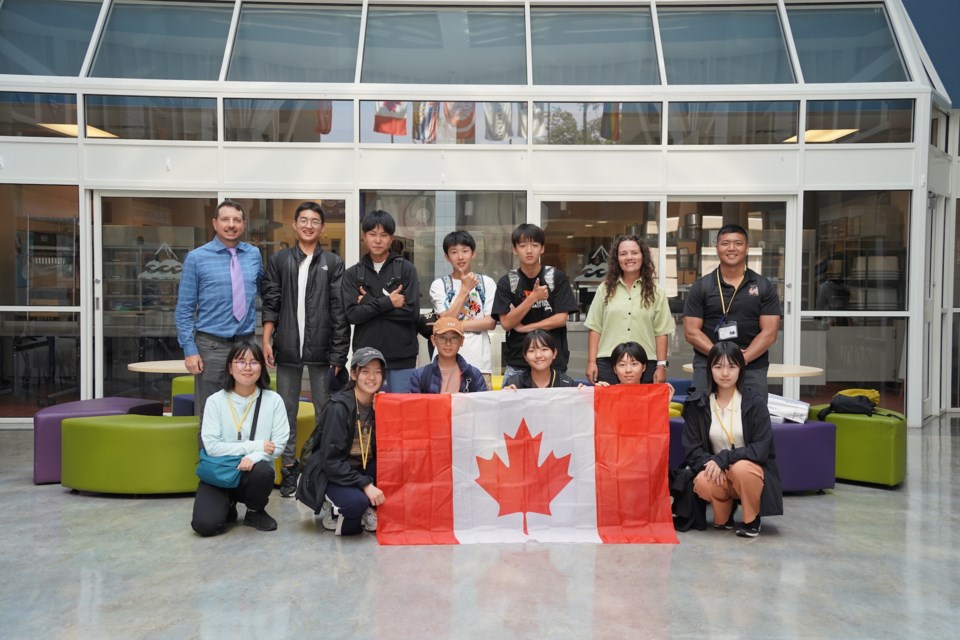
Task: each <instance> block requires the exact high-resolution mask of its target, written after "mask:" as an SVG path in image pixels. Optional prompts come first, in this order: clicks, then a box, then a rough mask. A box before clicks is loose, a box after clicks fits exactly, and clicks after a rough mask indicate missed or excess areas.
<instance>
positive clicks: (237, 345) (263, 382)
mask: <svg viewBox="0 0 960 640" xmlns="http://www.w3.org/2000/svg"><path fill="white" fill-rule="evenodd" d="M247 351H249V352H250V355H252V356H253V358H254V359H255V360H256V361H257V362H259V363H260V377H259V378H258V379H257V386H258V387H260V388H261V389H269V388H270V373H269V372H268V371H267V359H266V358H265V357H264V356H263V349H261V348H260V345H259V344H257V343H256V342H254V341H253V340H240V341H238V342H234V343H233V348H232V349H230V353H228V354H227V367H226V369H224V374H223V379H224V383H223V388H224V389H225V390H227V391H233V388H234V387H235V386H236V384H237V382H236V380H234V379H233V376H232V375H230V365H232V364H233V361H234V360H236V359H237V358H238V357H239V356H242V355H243V354H244V353H246V352H247Z"/></svg>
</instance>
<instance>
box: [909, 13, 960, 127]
mask: <svg viewBox="0 0 960 640" xmlns="http://www.w3.org/2000/svg"><path fill="white" fill-rule="evenodd" d="M903 4H904V6H905V7H906V8H907V13H909V14H910V19H911V20H913V25H914V26H915V27H916V28H917V33H919V34H920V40H922V41H923V46H924V47H925V48H926V50H927V55H929V56H930V59H931V60H933V66H934V67H936V69H937V74H938V75H939V76H940V79H941V80H942V81H943V84H944V86H946V88H947V93H949V94H950V99H951V100H952V101H953V107H954V108H955V109H956V108H960V64H958V60H960V47H958V46H957V44H956V43H957V27H958V25H960V0H903Z"/></svg>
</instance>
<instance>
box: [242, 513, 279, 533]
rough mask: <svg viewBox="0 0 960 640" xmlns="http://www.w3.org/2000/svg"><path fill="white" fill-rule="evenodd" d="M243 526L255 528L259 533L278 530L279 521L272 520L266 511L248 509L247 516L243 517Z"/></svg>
mask: <svg viewBox="0 0 960 640" xmlns="http://www.w3.org/2000/svg"><path fill="white" fill-rule="evenodd" d="M243 524H245V525H246V526H248V527H253V528H254V529H256V530H257V531H276V530H277V521H276V520H274V519H273V518H271V517H270V514H269V513H267V512H266V511H253V510H252V509H247V513H246V515H245V516H243Z"/></svg>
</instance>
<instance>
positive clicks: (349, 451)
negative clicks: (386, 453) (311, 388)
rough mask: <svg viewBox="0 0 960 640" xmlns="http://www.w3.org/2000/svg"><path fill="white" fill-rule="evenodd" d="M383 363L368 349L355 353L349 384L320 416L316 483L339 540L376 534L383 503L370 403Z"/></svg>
mask: <svg viewBox="0 0 960 640" xmlns="http://www.w3.org/2000/svg"><path fill="white" fill-rule="evenodd" d="M385 372H386V363H385V361H384V358H383V354H381V353H380V352H379V351H377V350H376V349H374V348H372V347H363V348H361V349H357V350H356V351H355V352H354V354H353V360H352V361H351V362H350V379H351V382H350V384H348V385H347V387H346V388H345V389H344V390H343V391H340V392H339V393H337V394H335V395H334V396H333V398H331V399H330V404H328V405H327V408H326V410H325V411H324V413H323V423H322V426H323V432H322V435H321V436H320V449H319V450H318V451H317V452H316V453H315V454H314V455H318V456H321V458H320V459H321V465H322V468H323V474H322V477H321V478H320V479H319V483H320V485H321V486H320V489H319V492H321V495H323V494H324V493H325V494H326V497H327V500H328V501H329V502H330V511H329V512H328V514H327V515H326V516H325V517H324V518H323V526H324V528H325V529H329V530H330V531H335V532H336V534H337V535H338V536H339V535H352V534H356V533H360V532H361V531H376V530H377V512H376V510H375V507H377V506H379V505H381V504H383V502H384V500H385V499H386V498H385V496H384V495H383V491H381V490H380V489H378V488H377V486H376V484H375V483H376V480H377V449H376V440H377V434H376V425H375V422H376V416H375V415H374V412H373V397H374V396H375V395H376V394H377V392H378V391H380V388H381V387H382V386H383V378H384V374H385Z"/></svg>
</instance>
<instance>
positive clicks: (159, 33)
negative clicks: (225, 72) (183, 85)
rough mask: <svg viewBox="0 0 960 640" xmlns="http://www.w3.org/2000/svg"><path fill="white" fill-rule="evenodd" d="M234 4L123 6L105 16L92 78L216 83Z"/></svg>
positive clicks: (136, 3) (169, 3) (122, 4)
mask: <svg viewBox="0 0 960 640" xmlns="http://www.w3.org/2000/svg"><path fill="white" fill-rule="evenodd" d="M232 14H233V2H229V3H217V2H205V3H192V2H190V3H187V2H160V3H157V2H152V3H144V2H128V1H122V0H118V1H117V2H115V3H114V5H113V8H112V9H111V10H110V17H109V19H108V20H107V24H106V27H105V28H104V32H103V36H102V37H101V39H100V45H99V47H98V48H97V55H96V58H95V59H94V62H93V69H92V71H91V73H90V75H91V76H93V77H97V78H149V79H156V80H162V79H166V80H216V79H217V78H219V77H220V66H221V64H222V62H223V51H224V48H225V47H226V43H227V32H228V31H229V29H230V19H231V16H232Z"/></svg>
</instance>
